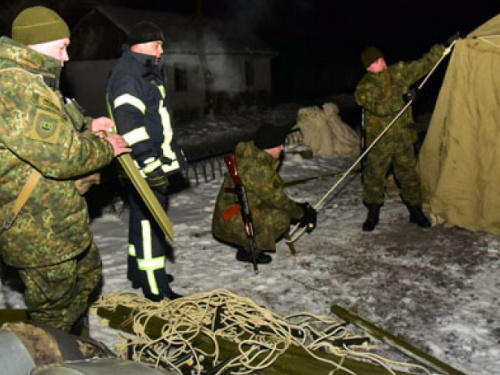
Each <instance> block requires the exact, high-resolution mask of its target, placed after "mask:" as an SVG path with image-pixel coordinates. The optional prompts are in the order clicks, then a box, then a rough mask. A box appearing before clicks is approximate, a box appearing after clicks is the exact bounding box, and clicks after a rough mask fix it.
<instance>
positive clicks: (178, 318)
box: [94, 289, 430, 374]
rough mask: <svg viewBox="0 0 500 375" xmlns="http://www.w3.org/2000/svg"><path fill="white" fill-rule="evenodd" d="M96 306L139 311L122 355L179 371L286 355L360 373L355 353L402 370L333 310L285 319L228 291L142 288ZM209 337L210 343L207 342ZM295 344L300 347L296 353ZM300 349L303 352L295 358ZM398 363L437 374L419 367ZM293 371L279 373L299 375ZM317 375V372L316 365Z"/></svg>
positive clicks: (222, 369) (262, 365)
mask: <svg viewBox="0 0 500 375" xmlns="http://www.w3.org/2000/svg"><path fill="white" fill-rule="evenodd" d="M94 307H95V309H97V310H95V309H94V311H97V312H98V313H99V315H101V313H102V311H103V310H106V311H117V310H118V309H119V308H123V307H125V308H126V309H127V310H128V309H132V310H133V311H135V312H136V313H134V315H133V317H127V318H126V319H125V321H127V323H132V320H133V332H134V333H135V336H125V335H120V339H121V341H120V342H119V343H118V344H117V347H116V351H117V353H118V355H120V356H122V357H125V356H127V355H129V357H131V359H133V360H135V361H139V362H144V363H150V364H155V365H156V366H157V367H160V368H165V369H169V370H175V371H179V373H183V372H182V370H181V368H184V371H185V368H186V366H187V367H188V369H189V373H190V374H201V373H205V371H207V367H208V368H209V369H213V368H214V367H216V366H217V370H216V371H215V372H210V373H211V374H222V373H228V372H227V371H229V372H230V373H231V374H250V373H254V372H256V371H263V370H264V369H266V368H269V367H272V366H275V365H277V363H278V362H279V361H280V360H281V364H282V367H284V366H283V361H282V359H280V358H279V357H280V356H282V355H285V356H286V358H287V362H286V365H288V366H291V368H292V370H293V361H294V360H295V361H296V363H298V362H304V361H306V360H310V361H314V360H317V361H320V362H321V364H322V365H323V366H327V371H326V372H322V373H324V374H333V373H337V371H338V373H342V374H356V372H353V371H351V370H350V369H347V368H346V367H345V366H344V365H345V364H346V362H347V361H349V360H348V359H347V358H351V359H357V360H360V361H362V362H368V363H373V364H376V365H378V366H379V367H380V369H381V370H382V372H376V373H387V374H395V373H396V371H394V370H392V369H391V368H390V367H389V366H390V365H394V364H395V362H393V361H390V360H388V359H386V358H382V357H381V356H379V355H377V354H375V353H374V352H373V351H374V349H376V347H377V346H376V342H375V340H374V339H373V338H371V337H369V336H368V335H366V334H365V333H364V332H363V333H362V334H361V335H360V334H357V333H356V332H354V331H352V330H350V329H349V328H347V327H346V324H345V323H344V322H339V321H338V320H336V319H335V318H333V317H332V316H315V315H312V314H309V313H300V314H293V315H288V316H285V317H281V316H279V315H277V314H275V313H273V312H272V311H270V310H269V309H267V308H266V307H264V306H260V305H258V304H256V303H255V302H253V301H252V300H251V299H249V298H245V297H241V296H238V295H235V294H232V293H231V292H229V291H227V290H223V289H220V290H214V291H211V292H206V293H199V294H196V295H192V296H189V297H183V298H180V299H177V300H174V301H169V300H165V301H162V302H160V303H154V302H151V301H149V300H147V299H145V298H143V297H142V296H139V295H137V294H134V293H118V294H109V295H105V296H102V297H101V299H100V300H99V301H98V302H97V303H96V305H95V306H94ZM101 316H102V315H101ZM127 316H128V315H127ZM157 318H160V319H157ZM158 321H161V322H163V323H162V324H161V325H160V327H161V329H160V330H161V332H159V334H158V335H159V336H158V337H151V336H150V335H149V334H148V333H150V332H151V331H152V329H151V328H152V327H151V325H155V324H157V323H158ZM115 323H116V322H115ZM200 338H202V340H200ZM201 342H203V343H207V342H208V343H209V345H208V346H207V345H200V343H201ZM228 343H229V344H230V345H228ZM207 348H208V349H207ZM228 348H229V349H228ZM233 349H234V350H233ZM292 350H295V351H296V352H294V354H291V351H292ZM228 351H231V353H230V354H228ZM299 351H300V358H299V357H297V358H295V357H294V355H297V354H296V353H298V352H299ZM131 353H133V354H132V355H130V354H131ZM327 355H330V356H329V357H327ZM332 358H335V359H336V360H332ZM397 366H402V367H399V368H400V369H401V368H406V369H413V370H416V371H418V372H419V373H427V374H430V372H428V371H427V370H426V369H424V368H422V367H420V366H418V365H408V364H404V363H397ZM273 368H274V367H273ZM292 370H290V371H291V372H289V371H286V370H283V369H281V370H280V371H276V372H272V373H275V374H282V373H286V374H291V373H294V374H295V373H297V370H296V369H295V370H293V371H292ZM294 371H295V372H294ZM265 373H268V372H265ZM309 373H311V374H312V373H315V372H314V371H313V370H312V369H311V371H309ZM363 373H366V372H363Z"/></svg>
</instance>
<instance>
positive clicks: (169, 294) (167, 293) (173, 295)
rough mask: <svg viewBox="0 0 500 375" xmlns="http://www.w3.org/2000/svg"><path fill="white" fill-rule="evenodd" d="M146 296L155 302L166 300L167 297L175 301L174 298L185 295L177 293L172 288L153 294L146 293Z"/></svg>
mask: <svg viewBox="0 0 500 375" xmlns="http://www.w3.org/2000/svg"><path fill="white" fill-rule="evenodd" d="M144 297H146V298H147V299H149V300H151V301H153V302H160V301H162V300H164V299H165V298H167V299H169V300H171V301H173V300H174V299H178V298H182V297H184V296H183V295H181V294H178V293H175V292H174V291H173V290H172V289H169V290H166V291H161V292H160V294H152V293H144Z"/></svg>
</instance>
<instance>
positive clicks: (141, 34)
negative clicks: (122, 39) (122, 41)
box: [128, 21, 165, 46]
mask: <svg viewBox="0 0 500 375" xmlns="http://www.w3.org/2000/svg"><path fill="white" fill-rule="evenodd" d="M156 40H161V41H162V42H164V41H165V38H164V37H163V31H161V29H160V28H159V27H158V26H156V25H155V24H154V23H152V22H149V21H142V22H139V23H138V24H136V25H135V26H134V27H133V28H132V30H131V31H130V34H129V36H128V45H129V46H133V45H134V44H141V43H148V42H154V41H156Z"/></svg>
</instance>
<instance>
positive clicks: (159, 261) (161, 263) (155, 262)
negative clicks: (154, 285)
mask: <svg viewBox="0 0 500 375" xmlns="http://www.w3.org/2000/svg"><path fill="white" fill-rule="evenodd" d="M137 265H138V266H139V269H140V270H141V271H155V270H160V269H162V268H163V267H165V257H164V256H161V257H158V258H153V259H137Z"/></svg>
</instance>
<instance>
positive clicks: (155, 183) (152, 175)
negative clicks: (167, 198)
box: [146, 167, 168, 194]
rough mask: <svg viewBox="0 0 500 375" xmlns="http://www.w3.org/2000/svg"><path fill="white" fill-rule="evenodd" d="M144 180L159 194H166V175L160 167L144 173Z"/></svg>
mask: <svg viewBox="0 0 500 375" xmlns="http://www.w3.org/2000/svg"><path fill="white" fill-rule="evenodd" d="M146 182H147V183H148V185H149V186H150V187H151V189H154V190H156V191H157V192H159V193H161V194H167V190H168V177H167V175H166V174H165V172H163V170H162V169H161V167H158V168H156V169H154V170H152V171H151V172H149V173H146Z"/></svg>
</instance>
